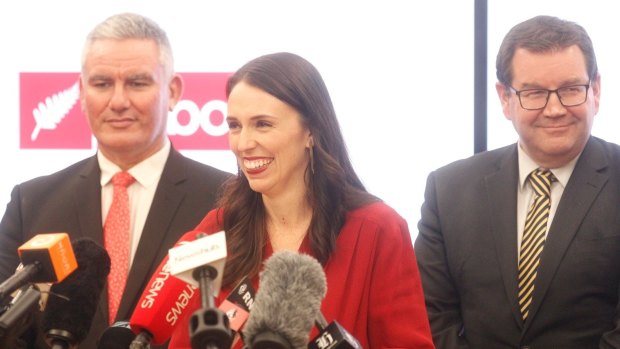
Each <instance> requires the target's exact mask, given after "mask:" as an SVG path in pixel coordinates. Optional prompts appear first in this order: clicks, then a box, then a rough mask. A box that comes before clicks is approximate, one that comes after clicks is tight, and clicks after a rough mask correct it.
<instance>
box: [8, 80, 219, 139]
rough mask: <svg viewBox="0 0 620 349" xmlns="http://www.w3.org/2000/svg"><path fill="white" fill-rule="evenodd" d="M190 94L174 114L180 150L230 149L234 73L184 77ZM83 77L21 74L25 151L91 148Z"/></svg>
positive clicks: (172, 132) (171, 123) (172, 127)
mask: <svg viewBox="0 0 620 349" xmlns="http://www.w3.org/2000/svg"><path fill="white" fill-rule="evenodd" d="M180 75H181V76H182V78H183V81H184V84H185V85H184V86H185V87H184V92H183V96H182V97H181V100H180V101H179V103H177V105H176V107H175V108H174V110H173V111H171V112H170V113H169V115H168V134H169V136H170V140H171V141H172V143H173V145H174V147H175V148H176V149H179V150H184V149H188V150H189V149H191V150H221V149H228V137H227V133H228V127H227V125H226V120H225V115H226V112H227V107H226V91H225V88H226V81H227V79H228V77H229V76H230V75H231V73H180ZM78 79H79V73H20V148H22V149H91V148H92V147H93V146H94V144H92V136H91V132H90V128H89V126H88V121H87V119H86V116H85V115H84V114H83V113H82V111H81V108H80V101H79V85H78V81H79V80H78Z"/></svg>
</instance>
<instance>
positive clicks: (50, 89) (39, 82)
mask: <svg viewBox="0 0 620 349" xmlns="http://www.w3.org/2000/svg"><path fill="white" fill-rule="evenodd" d="M78 79H79V74H77V73H21V74H20V114H21V115H20V148H22V149H90V148H91V147H92V141H91V134H90V128H89V127H88V121H87V120H86V118H85V117H84V115H83V114H82V112H81V110H80V108H79V103H78V101H79V97H80V95H79V85H78Z"/></svg>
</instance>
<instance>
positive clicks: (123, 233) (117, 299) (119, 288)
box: [103, 172, 135, 323]
mask: <svg viewBox="0 0 620 349" xmlns="http://www.w3.org/2000/svg"><path fill="white" fill-rule="evenodd" d="M134 181H135V179H134V178H133V177H132V176H131V175H130V174H129V173H128V172H118V173H117V174H115V175H114V177H112V185H113V186H114V196H113V198H112V205H111V206H110V211H108V217H107V218H106V221H105V224H104V226H103V236H104V238H103V239H104V244H105V249H106V250H107V251H108V254H109V255H110V259H111V261H112V264H111V266H110V274H109V275H108V311H109V321H110V323H113V322H114V319H115V318H116V312H117V311H118V307H119V305H120V303H121V297H122V295H123V291H124V290H125V282H126V281H127V271H128V270H129V245H130V243H129V241H130V236H131V234H130V233H129V227H130V225H129V195H128V194H127V187H128V186H129V185H131V183H133V182H134Z"/></svg>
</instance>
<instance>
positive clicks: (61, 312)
mask: <svg viewBox="0 0 620 349" xmlns="http://www.w3.org/2000/svg"><path fill="white" fill-rule="evenodd" d="M73 250H74V251H75V256H76V259H77V263H78V268H77V270H76V271H75V272H74V273H73V274H71V275H69V276H68V277H67V278H66V279H65V280H64V281H62V282H60V283H58V284H54V285H52V287H51V288H50V292H49V298H48V301H47V305H46V307H45V311H44V312H43V318H42V328H43V331H44V333H45V339H46V342H47V344H48V345H49V346H50V347H51V348H52V349H66V348H70V347H73V346H76V345H78V344H79V343H80V342H82V341H83V340H84V338H86V335H87V334H88V331H89V330H90V326H91V323H92V321H93V317H94V315H95V311H96V310H97V305H98V303H99V298H100V297H101V292H102V291H103V286H104V285H105V283H106V278H107V276H108V274H109V273H110V256H108V253H107V252H106V250H105V249H104V248H103V247H101V246H100V245H98V244H97V243H96V242H94V241H93V240H90V239H86V238H82V239H76V240H75V241H74V242H73Z"/></svg>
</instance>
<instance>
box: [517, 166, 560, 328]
mask: <svg viewBox="0 0 620 349" xmlns="http://www.w3.org/2000/svg"><path fill="white" fill-rule="evenodd" d="M528 179H529V181H530V184H531V185H532V188H534V195H535V197H534V202H533V203H532V205H531V206H530V209H529V210H528V212H527V217H526V218H525V228H524V230H523V239H522V241H521V252H520V254H519V278H518V282H519V293H518V299H519V308H520V309H521V315H522V316H523V320H524V321H525V319H526V318H527V315H528V312H529V307H530V304H531V303H532V295H533V293H534V281H535V280H536V274H537V270H538V264H539V262H540V256H541V254H542V250H543V247H544V244H545V237H546V234H547V223H548V221H549V209H550V207H551V196H550V194H551V182H553V181H555V177H554V176H553V174H552V173H551V172H550V171H549V170H541V169H537V170H535V171H532V173H531V174H530V176H529V177H528Z"/></svg>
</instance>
